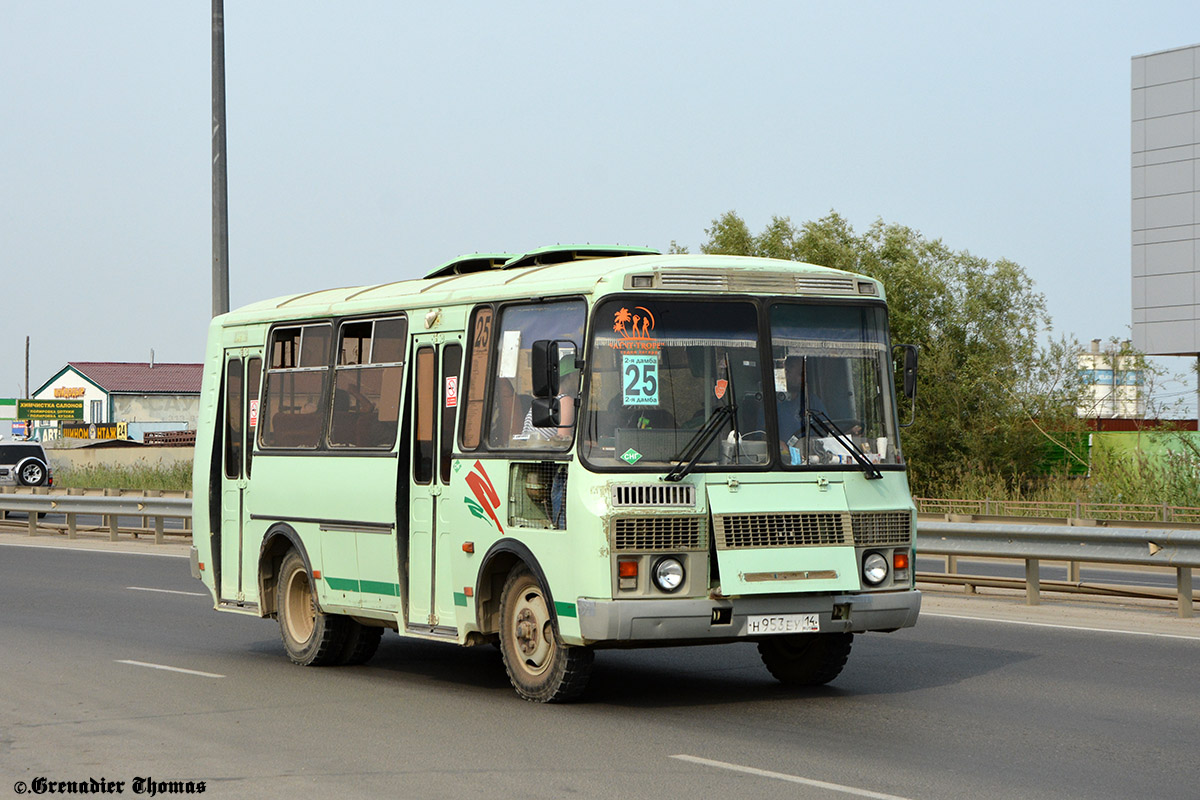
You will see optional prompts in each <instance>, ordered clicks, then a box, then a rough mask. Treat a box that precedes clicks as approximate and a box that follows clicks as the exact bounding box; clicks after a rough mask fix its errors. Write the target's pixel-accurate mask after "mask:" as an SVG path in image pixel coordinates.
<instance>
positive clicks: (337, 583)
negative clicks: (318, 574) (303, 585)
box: [325, 575, 358, 592]
mask: <svg viewBox="0 0 1200 800" xmlns="http://www.w3.org/2000/svg"><path fill="white" fill-rule="evenodd" d="M325 582H326V583H328V584H329V588H330V589H336V590H338V591H339V592H357V591H358V581H356V580H351V579H349V578H331V577H329V576H328V575H326V576H325Z"/></svg>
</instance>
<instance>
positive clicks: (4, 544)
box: [0, 542, 189, 558]
mask: <svg viewBox="0 0 1200 800" xmlns="http://www.w3.org/2000/svg"><path fill="white" fill-rule="evenodd" d="M0 547H28V548H31V549H33V550H70V551H72V552H74V553H111V554H113V555H118V556H158V557H159V558H188V557H189V556H188V555H187V554H186V553H143V552H140V551H138V550H102V549H100V548H98V547H71V546H70V545H58V544H25V543H24V542H0Z"/></svg>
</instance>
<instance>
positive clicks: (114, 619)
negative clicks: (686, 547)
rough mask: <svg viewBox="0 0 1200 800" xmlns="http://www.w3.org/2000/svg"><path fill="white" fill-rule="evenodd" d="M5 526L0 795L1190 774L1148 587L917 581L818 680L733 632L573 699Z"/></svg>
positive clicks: (1118, 794)
mask: <svg viewBox="0 0 1200 800" xmlns="http://www.w3.org/2000/svg"><path fill="white" fill-rule="evenodd" d="M17 539H19V537H12V536H8V537H4V540H3V541H0V605H2V607H3V609H4V612H5V613H4V614H3V615H0V797H2V796H6V794H5V793H7V796H16V793H17V788H16V784H17V782H19V781H20V782H24V783H25V785H26V786H33V785H35V784H34V783H33V782H34V780H35V779H36V778H39V777H45V778H47V779H49V780H51V781H87V780H88V779H89V778H94V779H96V780H101V779H105V780H109V781H117V780H121V781H125V782H126V784H125V786H124V794H125V795H131V794H132V781H133V780H134V779H135V778H139V777H141V778H147V777H149V778H152V779H153V780H154V781H156V782H157V781H188V780H192V781H204V782H205V789H206V791H205V794H206V795H207V796H210V797H224V798H256V797H272V798H273V797H283V796H289V795H293V793H296V792H305V793H306V794H305V795H304V796H309V793H311V796H323V795H326V794H333V795H336V796H346V797H355V798H358V797H398V798H408V797H411V798H455V799H456V800H459V799H461V798H464V797H497V798H508V797H514V798H560V797H612V798H656V800H666V799H668V798H670V799H673V798H716V797H755V798H757V797H765V798H775V797H789V798H845V797H882V796H898V797H907V798H964V797H987V798H1084V797H1086V798H1134V797H1136V798H1186V797H1196V796H1197V793H1198V791H1200V790H1197V786H1200V764H1198V761H1197V759H1198V758H1200V756H1198V754H1197V749H1196V743H1197V739H1198V736H1197V734H1198V733H1200V666H1198V665H1200V621H1196V620H1177V619H1174V618H1173V617H1172V615H1171V612H1170V610H1169V608H1168V607H1166V606H1162V605H1160V606H1155V607H1152V608H1149V607H1147V608H1142V609H1141V610H1138V609H1134V610H1128V609H1127V608H1126V607H1123V606H1118V605H1112V606H1103V605H1085V606H1077V605H1073V604H1072V605H1070V606H1066V605H1060V606H1058V607H1057V608H1055V607H1048V606H1040V607H1037V608H1036V609H1027V608H1025V607H1022V606H1020V605H1010V604H1005V603H1002V602H999V601H996V600H988V599H986V598H974V599H967V598H959V597H956V596H951V595H945V596H940V597H937V596H931V597H927V602H926V610H927V611H928V612H929V613H926V614H924V615H923V617H922V620H921V622H920V623H919V624H918V626H917V627H916V628H914V629H910V630H906V631H900V632H897V633H893V634H886V635H884V634H872V635H866V636H860V637H858V638H857V639H856V640H855V644H854V652H853V653H852V654H851V657H850V662H849V663H848V665H847V667H846V670H845V672H843V674H842V676H841V677H840V678H839V679H838V680H836V681H835V682H834V683H833V684H831V685H830V686H829V687H825V688H822V689H819V690H811V691H797V690H791V689H786V688H783V687H781V686H780V685H779V684H777V683H775V681H774V680H773V679H772V678H771V677H770V676H769V675H768V674H767V672H766V670H765V668H763V666H762V665H761V663H760V661H759V659H758V656H757V653H756V651H755V649H754V647H753V646H748V645H728V646H719V647H708V648H676V649H662V650H639V651H604V652H601V653H599V654H598V655H597V661H596V670H595V674H594V677H593V680H592V683H591V686H590V688H589V690H588V692H587V694H586V696H585V697H584V699H583V701H582V702H578V703H575V704H572V705H567V706H537V705H533V704H529V703H525V702H523V701H521V700H519V699H518V698H517V697H516V696H515V695H514V694H513V693H512V691H511V688H510V687H509V686H508V682H507V678H506V677H505V675H504V671H503V667H502V665H501V663H500V659H499V655H498V653H497V652H496V651H495V650H494V649H493V648H491V647H482V648H472V649H463V648H457V647H454V646H449V645H440V644H430V643H423V642H411V641H406V640H402V639H400V638H399V637H398V636H396V635H394V634H391V633H389V634H387V635H385V637H384V640H383V644H382V646H381V648H380V652H379V654H378V655H377V656H376V657H375V659H374V660H372V661H371V662H370V663H369V664H368V665H366V666H362V667H342V668H324V669H317V668H300V667H295V666H292V665H291V664H290V663H289V662H288V660H287V658H286V657H285V656H284V654H283V650H282V647H281V645H280V644H279V640H278V632H277V629H276V626H275V624H274V623H273V622H271V621H267V620H259V619H256V618H252V617H243V616H236V615H230V614H221V613H217V612H215V611H213V610H211V608H210V607H209V601H208V598H207V595H206V594H201V587H200V585H199V583H197V582H195V581H193V580H192V579H191V577H190V576H189V574H188V566H187V561H186V559H184V558H179V557H168V556H156V555H144V554H135V553H134V552H131V549H130V548H128V547H124V548H118V549H117V550H116V551H115V552H113V551H109V550H98V551H97V550H93V551H80V550H68V549H65V548H62V547H58V546H55V547H28V546H24V545H25V544H27V542H19V541H17ZM10 543H11V544H10ZM173 548H174V550H175V552H178V551H179V549H180V548H179V547H178V546H177V545H176V546H173ZM142 549H149V548H142ZM168 549H171V548H170V547H169V548H168ZM1111 627H1116V628H1120V629H1122V630H1124V631H1127V632H1124V633H1116V632H1111V631H1102V630H1097V628H1111ZM164 668H170V669H164ZM171 670H188V671H186V672H184V671H171Z"/></svg>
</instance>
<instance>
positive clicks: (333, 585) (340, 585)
mask: <svg viewBox="0 0 1200 800" xmlns="http://www.w3.org/2000/svg"><path fill="white" fill-rule="evenodd" d="M325 582H326V583H327V584H329V588H330V589H334V590H336V591H339V592H366V593H368V594H386V595H388V596H389V597H399V596H400V584H398V583H384V582H383V581H356V580H354V579H353V578H331V577H329V576H328V575H326V576H325Z"/></svg>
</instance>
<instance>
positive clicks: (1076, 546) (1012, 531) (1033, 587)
mask: <svg viewBox="0 0 1200 800" xmlns="http://www.w3.org/2000/svg"><path fill="white" fill-rule="evenodd" d="M165 494H166V493H161V492H157V493H151V492H142V491H128V490H126V491H124V492H118V490H112V489H97V490H77V489H76V490H64V489H49V490H48V489H34V490H29V489H24V490H16V491H15V492H14V491H12V490H8V491H4V492H0V522H3V521H6V520H7V516H8V513H9V512H17V513H24V514H26V515H27V517H28V519H27V521H26V522H25V524H26V525H27V526H28V530H29V535H30V536H36V535H37V531H38V528H39V527H47V523H45V522H44V521H39V519H38V515H39V514H63V515H65V516H66V526H65V527H66V531H67V538H68V539H74V538H76V535H77V532H78V518H79V517H80V516H81V515H82V516H89V515H90V516H99V517H101V520H102V522H101V529H102V530H103V529H105V528H106V529H107V531H108V535H109V539H110V540H111V541H117V538H118V534H119V533H120V532H122V531H124V532H128V533H132V534H133V536H135V537H136V536H138V535H139V534H140V533H142V532H146V533H149V531H150V526H149V524H148V522H147V520H151V519H152V520H153V532H154V541H155V542H156V543H158V544H161V543H162V542H163V541H164V540H165V536H166V534H167V530H166V528H165V525H164V520H165V519H182V520H185V524H184V527H183V528H182V529H180V530H178V531H171V533H178V534H182V535H185V536H186V535H191V517H192V500H191V498H190V497H188V496H187V495H189V494H190V492H186V493H183V492H180V493H174V494H173V496H164V495H165ZM120 517H127V518H128V517H137V518H140V520H141V522H142V524H141V525H140V526H138V527H128V526H127V527H124V528H122V527H120V519H119V518H120ZM946 517H947V518H946V519H945V520H944V521H943V520H937V519H921V518H919V519H918V521H917V540H916V549H917V552H918V553H919V554H921V555H933V556H944V557H946V559H947V572H948V573H949V574H947V575H929V574H921V575H918V578H919V579H921V580H932V581H941V582H943V583H962V584H965V585H968V586H976V585H997V586H1007V585H1011V584H1012V583H1013V581H1012V580H1011V579H996V578H986V577H982V576H963V575H960V574H957V571H956V564H955V562H956V560H957V559H958V558H959V557H960V556H968V557H977V558H1001V559H1019V560H1023V561H1024V562H1025V580H1024V585H1025V590H1026V602H1028V603H1029V604H1031V605H1036V604H1037V603H1038V602H1040V595H1041V587H1042V586H1043V585H1046V586H1048V587H1052V588H1054V590H1056V591H1095V590H1097V589H1099V592H1100V593H1115V592H1105V591H1103V587H1092V588H1091V589H1088V588H1087V587H1084V586H1083V585H1082V584H1081V583H1080V582H1079V564H1080V563H1089V564H1115V565H1122V566H1135V567H1159V568H1164V569H1174V570H1175V572H1176V598H1177V601H1178V607H1179V616H1181V617H1191V616H1192V615H1193V605H1194V604H1193V590H1192V569H1193V568H1195V567H1200V529H1181V528H1173V527H1167V526H1164V525H1162V524H1161V523H1159V526H1157V527H1136V526H1130V525H1123V526H1120V527H1117V526H1112V525H1096V524H1095V523H1094V522H1093V523H1092V524H1091V525H1087V524H1079V523H1080V521H1079V520H1072V521H1073V522H1074V523H1076V524H1054V523H1055V522H1059V521H1058V520H1041V521H1040V523H1039V522H1038V521H1035V520H1033V519H1021V521H1020V522H1017V521H1015V520H1004V521H997V520H995V519H986V520H976V519H975V518H973V517H972V516H969V515H958V514H948V515H946ZM1066 521H1067V520H1062V522H1066ZM1047 523H1050V524H1047ZM51 527H61V526H53V525H51ZM1042 561H1062V562H1066V563H1067V564H1068V565H1069V567H1068V582H1067V583H1065V584H1063V583H1060V582H1054V581H1046V580H1043V579H1041V577H1040V575H1039V567H1040V564H1041V562H1042Z"/></svg>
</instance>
